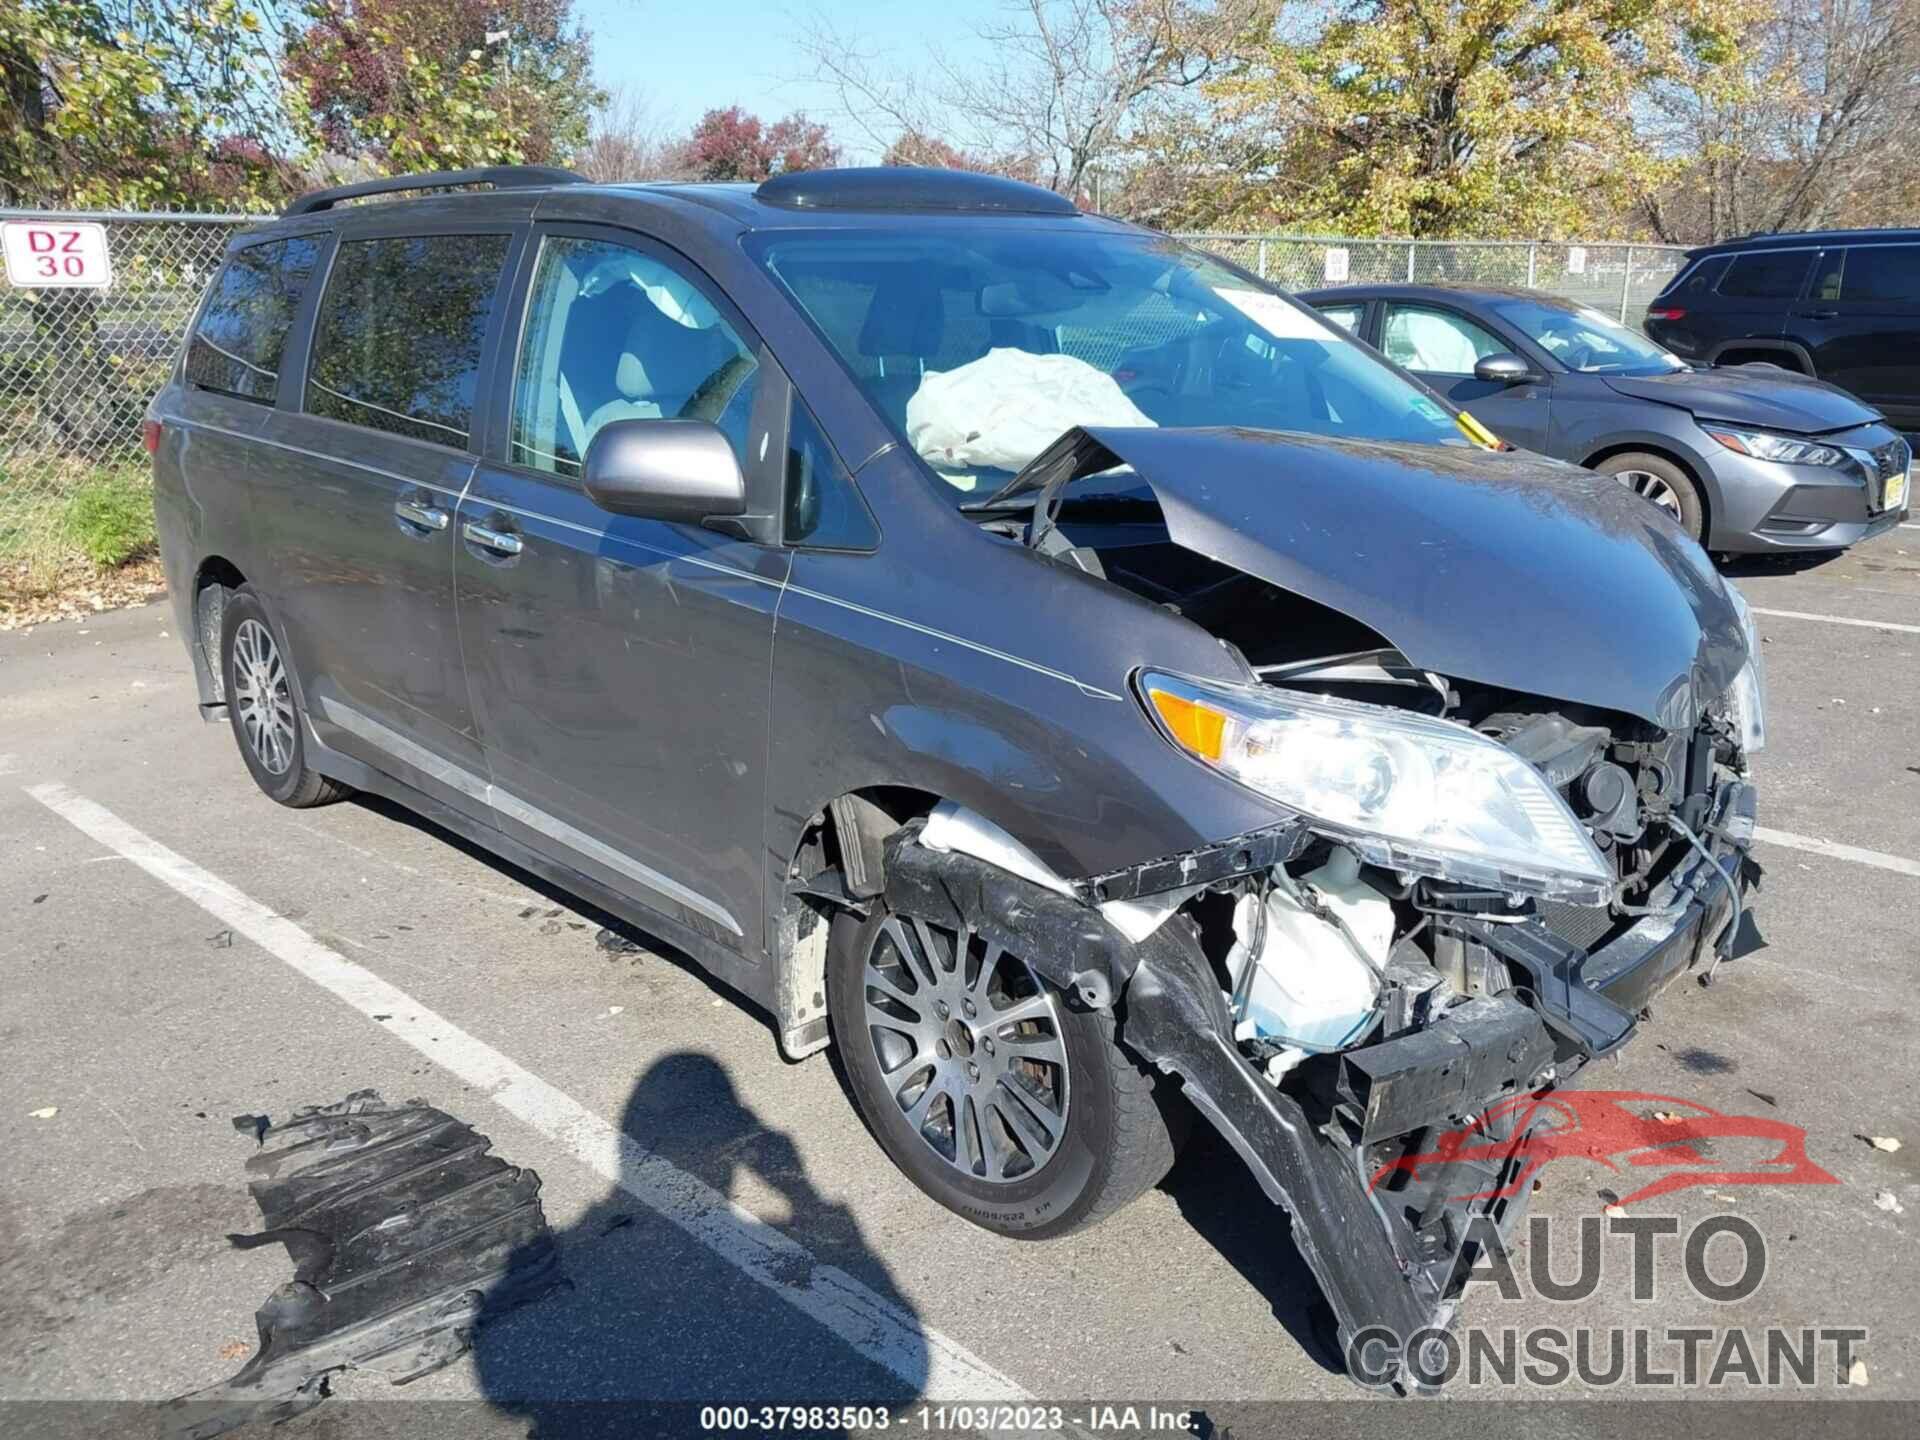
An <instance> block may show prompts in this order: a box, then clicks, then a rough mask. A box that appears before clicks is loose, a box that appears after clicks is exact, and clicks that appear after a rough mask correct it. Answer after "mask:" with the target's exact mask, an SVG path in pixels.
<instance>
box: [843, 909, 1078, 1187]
mask: <svg viewBox="0 0 1920 1440" xmlns="http://www.w3.org/2000/svg"><path fill="white" fill-rule="evenodd" d="M861 989H862V996H863V1004H864V1011H865V1013H864V1020H865V1024H866V1030H867V1037H868V1041H869V1043H870V1044H871V1045H872V1047H873V1055H874V1058H875V1060H876V1061H877V1062H878V1064H879V1068H880V1075H881V1079H882V1083H883V1084H884V1085H885V1087H886V1089H887V1092H888V1093H889V1094H891V1095H892V1096H893V1098H894V1101H895V1103H896V1104H898V1105H899V1107H900V1112H901V1114H902V1115H903V1116H905V1118H906V1121H907V1124H908V1126H909V1127H910V1128H911V1129H912V1130H913V1131H914V1133H915V1134H917V1135H918V1136H919V1137H920V1139H921V1141H922V1143H924V1144H925V1145H926V1146H927V1148H928V1149H929V1150H931V1151H933V1153H934V1154H935V1155H937V1156H939V1157H940V1159H941V1160H942V1161H944V1162H945V1163H946V1164H948V1165H950V1166H952V1167H953V1168H954V1169H956V1170H958V1171H960V1172H961V1173H963V1174H965V1175H968V1176H971V1177H972V1178H973V1179H975V1180H979V1181H985V1182H987V1183H989V1184H1010V1183H1012V1182H1014V1181H1019V1180H1026V1179H1028V1178H1030V1177H1031V1176H1033V1175H1034V1174H1036V1173H1038V1172H1039V1171H1040V1170H1041V1169H1042V1168H1043V1167H1044V1166H1045V1165H1046V1164H1047V1163H1048V1161H1050V1160H1051V1159H1052V1158H1053V1157H1054V1155H1055V1154H1056V1153H1058V1150H1059V1145H1060V1139H1061V1136H1062V1135H1063V1134H1065V1132H1066V1123H1067V1105H1068V1100H1069V1086H1068V1074H1067V1048H1066V1040H1065V1036H1064V1034H1063V1033H1062V1030H1061V1026H1060V1015H1059V1012H1058V1010H1057V1009H1056V1006H1057V1004H1058V1003H1059V1002H1058V999H1057V997H1056V996H1055V995H1054V994H1053V992H1051V991H1049V990H1048V989H1047V988H1046V987H1045V986H1043V985H1042V984H1041V983H1040V981H1039V979H1038V978H1037V977H1036V976H1035V975H1034V973H1033V971H1032V969H1031V968H1029V967H1028V965H1027V964H1026V962H1025V961H1023V960H1021V959H1019V958H1018V957H1017V956H1015V955H1012V954H1010V953H1009V952H1008V951H1006V950H1004V949H1003V948H1002V947H1000V946H999V945H996V944H994V943H993V942H992V941H990V940H987V939H986V938H985V937H983V936H981V935H978V934H976V933H975V932H974V931H973V930H971V929H967V930H963V931H961V932H959V933H958V934H956V933H955V932H954V931H952V930H949V929H946V928H944V927H941V926H936V925H930V924H928V923H927V922H925V921H923V920H919V919H916V918H914V917H911V916H890V917H888V919H887V920H886V922H885V923H884V924H883V925H882V926H881V928H880V930H879V931H878V933H877V934H876V935H875V937H874V941H873V947H872V949H871V950H869V951H868V953H867V957H866V960H865V962H864V965H863V967H862V971H861Z"/></svg>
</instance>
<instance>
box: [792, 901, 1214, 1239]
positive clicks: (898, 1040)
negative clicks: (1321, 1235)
mask: <svg viewBox="0 0 1920 1440" xmlns="http://www.w3.org/2000/svg"><path fill="white" fill-rule="evenodd" d="M929 937H930V938H931V939H932V942H933V944H932V948H931V951H929V949H928V947H927V946H926V944H925V943H924V941H925V940H926V939H927V938H929ZM967 939H968V941H969V943H967V944H965V945H962V946H959V947H956V946H955V944H954V937H953V935H952V933H951V932H950V931H947V930H945V929H943V928H942V927H938V926H931V925H928V926H921V925H919V924H917V923H916V922H915V921H913V920H912V919H911V918H909V917H905V916H899V915H896V914H895V913H894V912H893V911H892V910H891V909H889V908H888V907H887V906H886V904H885V903H884V901H876V902H875V903H874V909H873V913H872V914H871V915H869V916H868V917H867V919H865V920H864V921H863V920H861V919H859V918H858V917H857V916H854V915H851V914H845V913H843V914H841V915H840V916H838V917H837V918H836V919H835V920H834V922H833V930H832V933H831V935H830V937H829V940H828V948H827V1005H828V1012H829V1014H830V1016H831V1018H832V1023H833V1033H834V1041H835V1045H836V1048H837V1049H838V1050H839V1053H840V1057H841V1064H842V1067H843V1069H844V1070H845V1073H846V1076H847V1080H848V1084H849V1086H850V1088H851V1089H852V1091H853V1098H854V1103H855V1105H856V1106H857V1107H858V1108H859V1111H860V1114H861V1117H862V1118H863V1119H865V1121H866V1122H867V1127H868V1128H869V1129H870V1130H871V1131H872V1132H873V1135H874V1138H875V1139H876V1140H878V1141H879V1142H880V1147H881V1149H883V1150H885V1151H886V1152H887V1155H888V1157H889V1158H890V1159H891V1160H892V1161H893V1163H894V1164H895V1165H897V1166H899V1167H900V1169H901V1170H902V1171H903V1172H904V1173H905V1174H906V1176H907V1178H908V1179H909V1180H911V1181H913V1183H914V1184H915V1185H917V1186H919V1187H920V1189H921V1190H923V1191H925V1192H926V1193H927V1194H928V1195H929V1196H931V1197H932V1198H933V1199H935V1200H937V1201H939V1202H940V1203H941V1204H942V1205H944V1206H946V1207H947V1209H949V1210H951V1211H953V1212H954V1213H955V1214H956V1215H961V1216H964V1217H965V1218H966V1219H968V1220H971V1221H973V1222H974V1224H976V1225H979V1226H981V1227H982V1228H984V1229H987V1230H992V1231H994V1232H995V1233H996V1234H1000V1235H1007V1236H1011V1237H1013V1238H1015V1239H1020V1240H1047V1239H1052V1238H1054V1237H1056V1236H1060V1235H1067V1234H1070V1233H1072V1232H1073V1231H1076V1230H1084V1229H1086V1228H1087V1227H1088V1226H1091V1225H1094V1224H1097V1223H1098V1222H1099V1221H1101V1220H1103V1219H1105V1218H1106V1217H1107V1216H1109V1215H1111V1214H1113V1213H1114V1212H1115V1211H1116V1210H1119V1209H1120V1208H1122V1207H1123V1206H1125V1205H1126V1204H1128V1203H1129V1202H1130V1201H1132V1200H1134V1199H1136V1198H1137V1197H1138V1196H1140V1195H1141V1194H1142V1193H1144V1192H1145V1191H1147V1190H1149V1189H1151V1188H1152V1187H1153V1186H1154V1185H1156V1184H1157V1183H1159V1181H1160V1179H1161V1177H1162V1176H1164V1175H1165V1174H1166V1173H1167V1171H1168V1169H1169V1168H1170V1167H1171V1166H1172V1164H1173V1158H1174V1153H1175V1149H1176V1144H1175V1134H1174V1132H1175V1130H1179V1131H1182V1132H1183V1131H1184V1130H1185V1128H1186V1126H1185V1124H1184V1121H1185V1115H1184V1113H1183V1112H1184V1110H1185V1102H1184V1101H1183V1100H1181V1099H1180V1097H1179V1095H1178V1094H1177V1090H1176V1087H1174V1086H1173V1085H1172V1082H1170V1081H1159V1080H1157V1079H1156V1077H1155V1076H1154V1075H1153V1074H1151V1073H1150V1072H1148V1071H1146V1070H1144V1069H1142V1068H1141V1067H1140V1066H1139V1065H1138V1064H1137V1063H1135V1061H1134V1060H1133V1059H1132V1058H1131V1057H1130V1056H1128V1055H1127V1054H1126V1053H1125V1052H1124V1051H1122V1050H1121V1049H1120V1047H1119V1045H1118V1044H1117V1043H1116V1042H1115V1040H1114V1035H1113V1017H1112V1016H1111V1015H1109V1014H1103V1013H1099V1012H1096V1011H1089V1010H1083V1009H1076V1008H1073V1007H1072V1006H1071V1005H1070V1004H1069V1002H1068V998H1067V997H1066V996H1065V995H1063V994H1061V993H1060V992H1058V991H1056V990H1053V989H1052V988H1051V987H1049V986H1047V985H1046V984H1045V982H1043V981H1039V980H1037V978H1035V977H1034V976H1033V972H1032V971H1031V970H1030V969H1029V968H1028V967H1027V965H1026V964H1025V962H1024V961H1022V960H1021V959H1019V958H1018V957H1016V956H1013V955H1011V954H1010V953H1006V952H998V951H997V947H989V946H986V945H985V943H984V941H982V940H981V938H980V937H978V936H969V937H967ZM903 944H904V947H905V948H904V952H903ZM956 949H959V950H960V952H961V953H960V958H959V960H958V961H957V962H956V961H955V958H954V952H955V950H956ZM929 955H931V959H932V964H933V965H934V966H935V967H937V970H935V971H932V972H929V971H928V970H927V962H928V958H929ZM870 962H872V965H871V967H870ZM989 967H993V968H992V970H991V972H990V973H983V972H988V969H989ZM969 976H975V977H977V979H975V980H974V981H973V983H971V984H970V983H968V977H969ZM912 979H917V980H918V985H917V988H914V987H912V986H911V985H910V980H912ZM882 983H884V986H885V987H886V988H884V989H883V988H881V985H882ZM963 1004H975V1005H977V1006H978V1010H977V1012H976V1011H968V1012H967V1013H966V1014H965V1015H963V1014H962V1006H963ZM942 1006H944V1007H946V1008H945V1010H944V1012H940V1013H936V1011H937V1007H942ZM882 1007H884V1008H882ZM1016 1009H1017V1011H1018V1013H1019V1015H1021V1016H1023V1017H1028V1018H1024V1019H1020V1020H1015V1021H1006V1020H1001V1019H998V1018H997V1016H998V1015H1006V1014H1009V1013H1012V1012H1014V1011H1016ZM969 1022H972V1023H969ZM1022 1052H1024V1053H1022ZM1029 1055H1033V1056H1044V1057H1047V1058H1045V1059H1029V1058H1027V1056H1029ZM1055 1057H1057V1059H1058V1062H1059V1063H1057V1064H1056V1063H1055ZM976 1062H977V1065H978V1067H979V1068H978V1078H976V1079H972V1080H969V1078H968V1072H969V1069H970V1068H972V1067H973V1066H974V1065H975V1063H976ZM922 1073H928V1074H931V1075H932V1077H933V1078H931V1079H929V1080H927V1081H926V1082H925V1084H924V1085H922V1084H918V1083H917V1081H918V1079H919V1077H920V1075H921V1074H922ZM1036 1077H1037V1078H1036ZM1010 1083H1011V1084H1017V1085H1019V1086H1021V1087H1022V1089H1021V1090H1020V1091H1015V1090H1012V1089H1010V1088H1008V1087H1009V1084H1010ZM937 1086H938V1087H941V1090H936V1089H935V1087H937ZM929 1090H934V1091H935V1094H934V1095H933V1097H932V1098H931V1099H930V1101H929V1103H928V1104H926V1105H921V1104H920V1103H919V1102H920V1101H921V1100H922V1099H923V1098H925V1092H926V1091H929ZM942 1090H943V1091H944V1094H942V1093H941V1092H942ZM956 1098H957V1100H958V1108H956V1104H955V1101H956ZM916 1112H918V1113H917V1114H916ZM1023 1112H1024V1113H1023ZM1009 1117H1011V1119H1009ZM1169 1120H1171V1121H1172V1122H1173V1123H1172V1125H1171V1126H1170V1125H1169ZM1049 1133H1050V1134H1052V1136H1053V1139H1052V1142H1051V1143H1050V1144H1048V1143H1044V1141H1043V1140H1041V1139H1039V1138H1036V1137H1040V1136H1044V1135H1046V1134H1049ZM1015 1151H1018V1152H1019V1153H1018V1154H1015V1153H1013V1152H1015Z"/></svg>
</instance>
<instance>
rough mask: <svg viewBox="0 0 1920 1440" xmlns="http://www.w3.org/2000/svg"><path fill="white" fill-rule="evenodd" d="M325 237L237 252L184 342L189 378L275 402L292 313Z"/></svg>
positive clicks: (234, 393) (208, 387)
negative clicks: (188, 338) (185, 344)
mask: <svg viewBox="0 0 1920 1440" xmlns="http://www.w3.org/2000/svg"><path fill="white" fill-rule="evenodd" d="M319 256H320V241H319V239H318V237H316V236H312V235H295V236H292V237H290V238H288V239H286V240H270V241H268V242H267V243H266V244H264V245H249V246H247V248H246V249H244V250H236V251H235V252H234V253H233V256H232V258H231V259H229V260H228V261H227V263H226V265H225V266H224V267H222V269H221V271H220V276H219V278H218V279H217V280H215V281H214V282H213V290H212V292H211V293H210V294H209V295H208V296H207V304H206V308H205V309H204V310H203V311H202V312H201V315H200V323H199V324H198V325H196V326H195V327H194V331H193V338H192V339H191V340H190V341H188V342H187V379H188V381H189V382H191V383H192V384H195V385H198V386H200V387H201V388H202V389H203V390H216V391H218V392H219V393H220V394H222V395H231V396H233V397H235V398H236V399H240V400H258V401H259V402H260V403H261V404H263V405H271V404H273V402H274V398H275V397H276V396H277V395H278V394H279V390H280V358H281V355H282V353H283V352H284V351H285V350H286V348H287V332H288V330H290V329H292V328H293V317H294V312H296V311H297V310H298V309H299V308H300V300H301V297H302V296H304V295H305V294H306V293H307V282H308V281H309V280H310V279H312V278H313V267H314V262H315V261H316V260H317V259H318V258H319Z"/></svg>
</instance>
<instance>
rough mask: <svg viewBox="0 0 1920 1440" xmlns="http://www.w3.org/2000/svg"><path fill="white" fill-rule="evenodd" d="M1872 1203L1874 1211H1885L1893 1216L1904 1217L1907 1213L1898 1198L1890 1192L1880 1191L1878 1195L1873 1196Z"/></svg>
mask: <svg viewBox="0 0 1920 1440" xmlns="http://www.w3.org/2000/svg"><path fill="white" fill-rule="evenodd" d="M1873 1203H1874V1207H1875V1208H1876V1209H1880V1210H1885V1211H1887V1212H1888V1213H1890V1214H1893V1215H1904V1214H1906V1213H1907V1207H1906V1206H1904V1205H1902V1204H1901V1203H1900V1197H1899V1196H1898V1195H1896V1194H1894V1193H1893V1192H1892V1191H1891V1190H1882V1191H1881V1192H1880V1193H1879V1194H1878V1195H1875V1196H1874V1197H1873Z"/></svg>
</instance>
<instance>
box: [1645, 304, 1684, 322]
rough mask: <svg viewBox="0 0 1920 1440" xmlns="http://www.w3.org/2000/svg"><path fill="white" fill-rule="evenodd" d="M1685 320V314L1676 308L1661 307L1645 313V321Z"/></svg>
mask: <svg viewBox="0 0 1920 1440" xmlns="http://www.w3.org/2000/svg"><path fill="white" fill-rule="evenodd" d="M1686 318H1687V312H1686V311H1685V310H1682V309H1680V308H1679V307H1678V306H1663V307H1661V308H1659V309H1656V310H1649V311H1647V319H1649V320H1684V319H1686Z"/></svg>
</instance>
